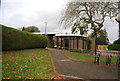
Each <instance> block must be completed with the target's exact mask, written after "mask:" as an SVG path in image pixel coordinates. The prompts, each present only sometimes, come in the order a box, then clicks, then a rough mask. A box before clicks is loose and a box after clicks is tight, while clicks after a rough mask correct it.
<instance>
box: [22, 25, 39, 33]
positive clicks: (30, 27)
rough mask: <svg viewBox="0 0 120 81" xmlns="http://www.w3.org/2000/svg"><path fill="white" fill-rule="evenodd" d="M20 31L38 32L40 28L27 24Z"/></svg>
mask: <svg viewBox="0 0 120 81" xmlns="http://www.w3.org/2000/svg"><path fill="white" fill-rule="evenodd" d="M22 31H27V32H40V30H39V29H38V27H36V26H29V27H27V28H24V27H23V29H22Z"/></svg>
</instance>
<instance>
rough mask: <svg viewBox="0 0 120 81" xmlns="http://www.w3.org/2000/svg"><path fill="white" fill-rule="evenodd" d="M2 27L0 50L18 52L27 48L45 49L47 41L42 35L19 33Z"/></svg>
mask: <svg viewBox="0 0 120 81" xmlns="http://www.w3.org/2000/svg"><path fill="white" fill-rule="evenodd" d="M0 27H2V50H3V51H4V50H19V49H27V48H45V47H46V46H47V43H48V39H47V38H46V37H45V36H42V35H35V34H32V33H29V32H24V31H20V30H17V29H14V28H9V27H6V26H3V25H1V26H0Z"/></svg>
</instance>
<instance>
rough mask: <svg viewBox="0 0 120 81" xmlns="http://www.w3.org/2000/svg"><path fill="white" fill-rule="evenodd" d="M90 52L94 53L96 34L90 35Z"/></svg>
mask: <svg viewBox="0 0 120 81" xmlns="http://www.w3.org/2000/svg"><path fill="white" fill-rule="evenodd" d="M91 54H95V55H96V36H94V37H92V41H91Z"/></svg>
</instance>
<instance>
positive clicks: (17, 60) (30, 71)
mask: <svg viewBox="0 0 120 81" xmlns="http://www.w3.org/2000/svg"><path fill="white" fill-rule="evenodd" d="M55 74H56V73H55V72H54V68H53V66H52V63H51V58H50V56H49V51H48V50H47V49H27V50H21V51H5V52H3V56H2V75H3V77H2V78H3V79H50V78H51V77H53V76H54V75H55Z"/></svg>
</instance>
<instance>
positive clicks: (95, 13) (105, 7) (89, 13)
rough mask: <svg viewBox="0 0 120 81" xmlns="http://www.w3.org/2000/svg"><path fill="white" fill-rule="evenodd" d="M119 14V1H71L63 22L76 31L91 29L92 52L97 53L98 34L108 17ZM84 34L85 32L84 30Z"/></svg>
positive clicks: (62, 18)
mask: <svg viewBox="0 0 120 81" xmlns="http://www.w3.org/2000/svg"><path fill="white" fill-rule="evenodd" d="M117 14H118V3H117V2H106V3H105V2H82V3H81V2H69V3H68V4H67V6H66V8H65V11H64V13H63V15H62V17H61V23H62V24H66V25H67V26H72V28H74V27H75V26H74V25H76V24H79V25H78V26H76V28H75V29H74V31H75V32H76V30H77V31H80V28H81V27H82V28H83V29H91V31H92V33H91V35H92V39H93V40H92V48H91V50H92V53H94V52H95V54H96V43H95V39H96V35H97V32H98V31H99V30H100V29H101V28H102V27H103V23H104V21H105V18H106V17H109V18H113V17H115V16H116V15H117ZM83 34H84V32H83Z"/></svg>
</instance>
